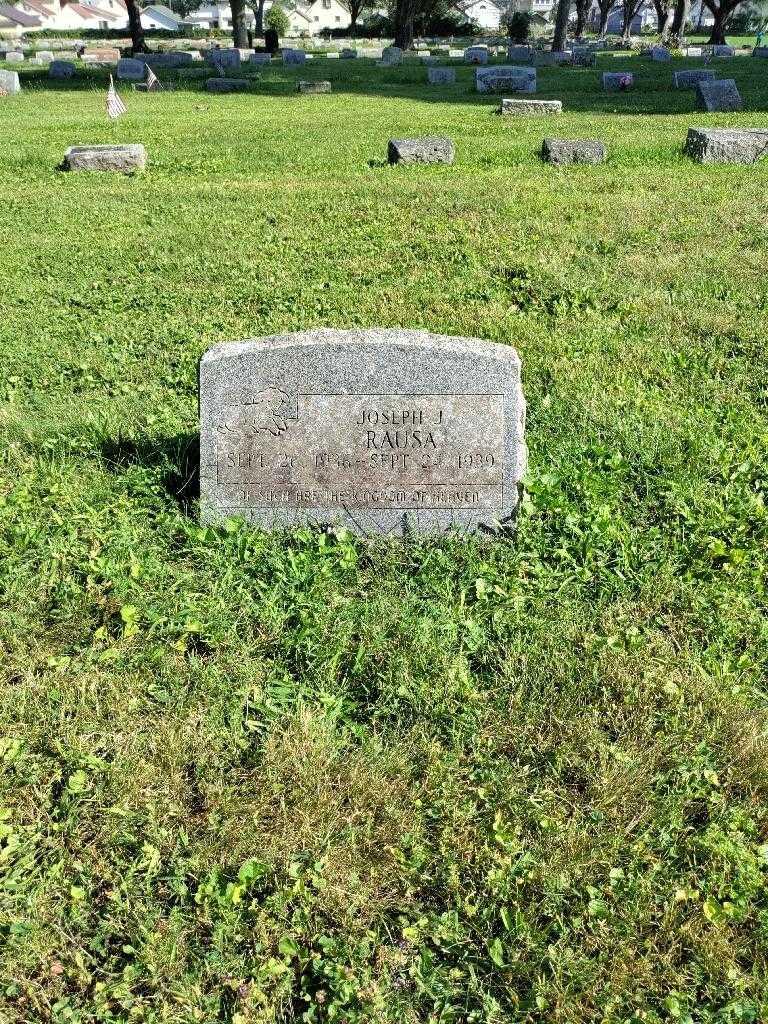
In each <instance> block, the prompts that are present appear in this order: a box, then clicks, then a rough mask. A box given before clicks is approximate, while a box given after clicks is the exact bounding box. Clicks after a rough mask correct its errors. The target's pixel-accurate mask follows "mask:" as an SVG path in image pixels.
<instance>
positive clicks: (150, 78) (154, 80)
mask: <svg viewBox="0 0 768 1024" xmlns="http://www.w3.org/2000/svg"><path fill="white" fill-rule="evenodd" d="M162 88H163V83H162V82H161V81H160V79H159V78H158V77H157V75H156V74H155V72H154V71H153V70H152V68H151V67H149V65H147V92H156V91H157V90H158V89H162Z"/></svg>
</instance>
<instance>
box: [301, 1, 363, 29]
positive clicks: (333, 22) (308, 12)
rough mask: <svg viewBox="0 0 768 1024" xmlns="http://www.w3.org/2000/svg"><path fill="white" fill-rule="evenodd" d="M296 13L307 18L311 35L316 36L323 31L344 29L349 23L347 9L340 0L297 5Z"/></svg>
mask: <svg viewBox="0 0 768 1024" xmlns="http://www.w3.org/2000/svg"><path fill="white" fill-rule="evenodd" d="M296 11H297V12H299V13H301V14H303V15H304V16H305V17H306V18H307V20H308V21H309V31H310V33H311V34H312V35H317V34H318V33H319V32H322V31H323V30H324V29H334V28H346V27H347V25H349V21H350V15H349V8H348V7H346V6H345V5H344V4H343V3H341V2H340V0H313V2H312V3H297V4H296ZM289 17H290V12H289Z"/></svg>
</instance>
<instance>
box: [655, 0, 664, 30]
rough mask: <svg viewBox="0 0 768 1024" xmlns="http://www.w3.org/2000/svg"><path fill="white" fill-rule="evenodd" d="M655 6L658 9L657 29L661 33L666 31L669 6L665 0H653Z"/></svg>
mask: <svg viewBox="0 0 768 1024" xmlns="http://www.w3.org/2000/svg"><path fill="white" fill-rule="evenodd" d="M653 6H654V9H655V11H656V25H657V29H656V30H657V32H658V33H659V35H661V34H662V32H663V31H664V23H665V22H666V20H667V7H666V4H665V3H664V0H653Z"/></svg>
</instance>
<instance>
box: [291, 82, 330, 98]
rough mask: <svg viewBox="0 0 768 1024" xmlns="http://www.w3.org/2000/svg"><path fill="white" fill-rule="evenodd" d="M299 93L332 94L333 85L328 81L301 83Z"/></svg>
mask: <svg viewBox="0 0 768 1024" xmlns="http://www.w3.org/2000/svg"><path fill="white" fill-rule="evenodd" d="M298 91H299V92H301V93H306V94H307V95H316V94H318V93H324V92H330V91H331V83H330V82H328V81H316V82H299V84H298Z"/></svg>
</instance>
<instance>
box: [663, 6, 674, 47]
mask: <svg viewBox="0 0 768 1024" xmlns="http://www.w3.org/2000/svg"><path fill="white" fill-rule="evenodd" d="M674 20H675V8H674V7H668V8H667V13H666V15H665V17H664V24H663V25H662V28H661V33H660V35H661V41H662V43H666V42H668V40H669V36H670V34H671V32H672V22H673V21H674Z"/></svg>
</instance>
